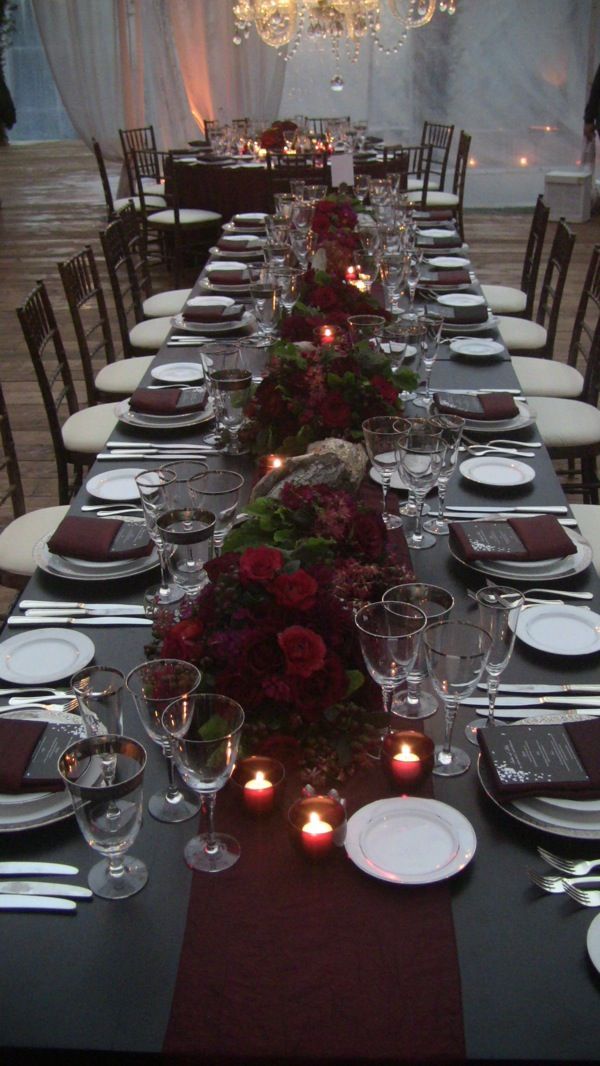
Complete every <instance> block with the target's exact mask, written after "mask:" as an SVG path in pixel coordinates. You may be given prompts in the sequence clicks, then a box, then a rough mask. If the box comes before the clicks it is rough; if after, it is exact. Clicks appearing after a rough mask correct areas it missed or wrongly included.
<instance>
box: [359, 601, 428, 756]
mask: <svg viewBox="0 0 600 1066" xmlns="http://www.w3.org/2000/svg"><path fill="white" fill-rule="evenodd" d="M354 621H355V624H356V628H357V629H358V636H359V642H360V648H361V651H362V655H363V659H364V661H365V666H366V667H367V670H368V672H369V674H370V676H371V677H372V678H373V680H374V681H375V682H376V683H377V684H378V685H379V687H380V689H381V700H382V709H383V723H384V728H383V730H382V736H385V734H386V733H389V732H390V730H391V728H392V701H393V698H394V693H395V692H396V691H397V689H398V688H400V686H401V685H403V684H404V683H405V682H406V676H407V673H408V671H409V670H411V669H412V667H413V666H414V663H415V660H416V658H417V654H418V651H419V642H420V639H421V634H422V633H423V631H424V629H425V626H426V624H427V617H426V615H425V613H424V611H422V610H420V608H419V607H414V606H413V605H412V604H410V603H402V602H398V601H395V600H387V601H386V602H385V603H384V602H383V601H382V600H380V601H379V602H378V603H367V604H364V605H363V606H362V607H359V609H358V610H357V612H356V614H355V616H354ZM372 754H374V755H378V754H379V752H378V751H377V752H373V753H372Z"/></svg>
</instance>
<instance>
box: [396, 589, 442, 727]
mask: <svg viewBox="0 0 600 1066" xmlns="http://www.w3.org/2000/svg"><path fill="white" fill-rule="evenodd" d="M388 600H401V601H402V602H404V603H411V604H412V605H413V607H418V608H419V610H421V611H423V612H424V614H425V617H426V618H427V624H428V625H429V624H430V623H431V622H433V621H436V622H439V621H441V619H442V618H446V617H447V616H448V615H449V614H450V611H451V610H452V608H453V607H454V597H453V596H452V595H451V594H450V593H449V592H447V591H446V589H443V588H440V586H439V585H428V584H426V583H425V582H423V581H412V582H407V583H406V584H404V585H394V586H393V588H390V589H386V591H385V592H384V594H383V601H384V603H386V602H387V601H388ZM426 680H427V663H426V661H425V648H424V647H423V642H422V641H421V643H420V645H419V651H418V654H417V658H416V660H415V662H414V664H413V666H412V668H411V669H410V670H409V671H408V675H407V691H406V697H405V698H404V697H402V696H401V694H400V693H399V692H397V693H396V694H395V695H394V701H393V703H392V713H393V714H394V715H398V716H400V717H401V718H429V717H430V716H431V715H432V714H435V712H436V711H437V709H438V704H437V700H436V699H435V696H432V695H431V693H430V692H423V690H422V687H421V686H422V684H423V681H426Z"/></svg>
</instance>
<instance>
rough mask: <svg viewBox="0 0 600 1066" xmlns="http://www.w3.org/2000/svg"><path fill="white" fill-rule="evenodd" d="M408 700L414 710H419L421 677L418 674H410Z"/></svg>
mask: <svg viewBox="0 0 600 1066" xmlns="http://www.w3.org/2000/svg"><path fill="white" fill-rule="evenodd" d="M406 702H407V704H408V706H409V707H410V708H411V710H413V711H417V710H418V709H419V707H420V705H421V678H420V676H417V675H416V674H409V675H408V687H407V692H406Z"/></svg>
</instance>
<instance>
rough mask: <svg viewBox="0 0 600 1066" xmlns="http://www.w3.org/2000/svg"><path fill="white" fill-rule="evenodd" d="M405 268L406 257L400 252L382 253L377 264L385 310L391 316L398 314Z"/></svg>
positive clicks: (404, 280)
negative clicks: (389, 312)
mask: <svg viewBox="0 0 600 1066" xmlns="http://www.w3.org/2000/svg"><path fill="white" fill-rule="evenodd" d="M406 266H407V263H406V257H405V256H404V255H403V254H402V253H401V252H384V253H383V255H382V257H381V260H380V262H379V273H380V275H381V281H382V284H383V291H384V295H385V309H386V311H391V313H392V314H393V315H398V314H400V295H401V292H402V288H403V286H404V285H405V283H406Z"/></svg>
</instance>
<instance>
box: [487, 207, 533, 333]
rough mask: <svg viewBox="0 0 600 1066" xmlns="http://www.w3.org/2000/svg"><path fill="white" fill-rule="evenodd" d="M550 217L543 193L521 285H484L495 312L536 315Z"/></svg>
mask: <svg viewBox="0 0 600 1066" xmlns="http://www.w3.org/2000/svg"><path fill="white" fill-rule="evenodd" d="M549 217H550V208H549V207H546V204H545V203H544V197H543V196H542V194H541V193H540V195H539V196H538V198H537V200H536V204H535V208H534V211H533V216H532V219H531V226H530V227H529V237H528V238H527V247H526V248H525V259H524V260H523V272H522V274H521V287H520V288H519V289H514V288H512V287H511V286H510V285H482V286H481V291H482V293H483V295H484V296H485V298H486V300H487V303H488V306H489V308H490V310H491V311H492V312H493V314H495V315H521V316H522V317H523V318H532V317H533V303H534V300H535V289H536V285H537V279H538V274H539V271H540V263H541V260H542V250H543V247H544V240H545V238H546V229H547V227H548V219H549Z"/></svg>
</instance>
